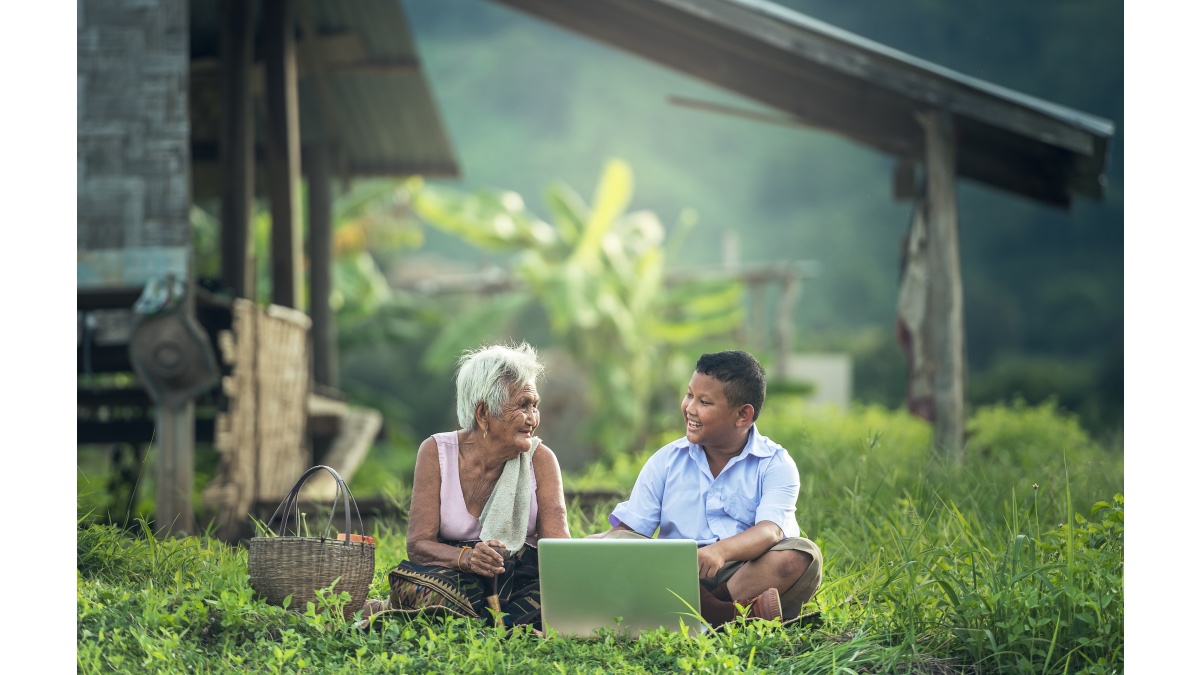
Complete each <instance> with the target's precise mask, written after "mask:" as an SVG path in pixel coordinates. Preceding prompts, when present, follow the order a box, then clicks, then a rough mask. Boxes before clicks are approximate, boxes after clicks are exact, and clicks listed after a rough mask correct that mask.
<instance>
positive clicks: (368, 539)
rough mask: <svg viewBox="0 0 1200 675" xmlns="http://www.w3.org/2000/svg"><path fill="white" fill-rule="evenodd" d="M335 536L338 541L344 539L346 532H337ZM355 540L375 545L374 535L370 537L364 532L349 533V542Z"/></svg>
mask: <svg viewBox="0 0 1200 675" xmlns="http://www.w3.org/2000/svg"><path fill="white" fill-rule="evenodd" d="M337 538H338V541H345V540H346V533H345V532H342V533H340V534H338V536H337ZM356 541H365V542H367V543H368V544H370V545H372V546H374V545H375V537H372V536H370V535H366V534H351V535H350V542H351V543H353V542H356Z"/></svg>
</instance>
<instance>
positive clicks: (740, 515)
mask: <svg viewBox="0 0 1200 675" xmlns="http://www.w3.org/2000/svg"><path fill="white" fill-rule="evenodd" d="M722 506H723V507H724V509H725V514H726V515H728V516H729V517H730V518H733V519H734V520H736V521H738V523H740V524H741V528H740V529H743V530H744V529H746V528H749V527H753V526H754V513H755V511H757V509H756V508H755V506H754V504H753V503H752V502H751V501H750V500H748V499H746V498H745V497H743V496H741V495H738V494H731V495H726V497H725V499H724V504H723V505H722Z"/></svg>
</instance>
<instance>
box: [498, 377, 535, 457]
mask: <svg viewBox="0 0 1200 675" xmlns="http://www.w3.org/2000/svg"><path fill="white" fill-rule="evenodd" d="M541 400H542V399H541V397H540V396H538V392H537V387H535V386H534V385H533V384H518V385H515V386H513V387H512V388H511V389H509V391H508V398H507V399H505V401H504V403H502V404H500V414H499V415H497V416H496V417H495V418H493V419H492V420H491V424H489V425H488V426H487V430H488V436H491V437H493V438H495V439H496V440H498V441H500V442H501V443H504V444H505V445H515V446H517V447H518V448H520V449H521V450H528V449H529V441H530V439H532V438H533V433H534V431H536V430H537V428H538V424H540V423H541V421H542V417H541V413H540V412H538V403H539V402H540V401H541Z"/></svg>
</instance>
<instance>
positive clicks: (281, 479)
mask: <svg viewBox="0 0 1200 675" xmlns="http://www.w3.org/2000/svg"><path fill="white" fill-rule="evenodd" d="M311 326H312V321H311V319H310V318H309V317H308V316H307V315H306V314H304V313H303V312H300V311H298V310H294V309H289V308H286V307H279V306H275V305H270V306H268V307H266V308H263V307H259V306H257V305H255V304H254V303H253V302H251V301H249V300H245V299H236V300H234V302H233V328H232V330H229V331H222V332H221V333H220V334H219V335H218V343H219V345H220V349H221V353H222V357H223V360H224V362H225V363H226V364H229V365H230V366H231V371H232V372H231V373H230V374H229V375H226V376H225V377H224V378H223V380H222V382H221V386H222V390H223V391H224V393H225V395H226V397H228V400H229V404H228V407H227V409H226V410H225V411H224V412H221V413H219V414H218V415H217V419H216V432H215V438H214V441H213V445H214V448H215V449H216V451H217V453H218V455H219V459H218V467H217V475H216V477H215V478H214V479H213V481H212V482H211V483H210V484H209V485H208V486H207V487H206V488H205V489H204V493H203V499H204V505H205V507H206V508H207V509H210V510H213V511H215V525H216V536H218V537H219V538H221V539H224V540H226V541H233V540H237V539H239V538H241V537H243V536H245V535H246V534H248V533H249V532H248V528H247V525H248V523H247V522H246V521H247V515H248V514H249V513H251V512H252V511H253V510H254V507H255V506H256V504H258V503H260V502H274V503H275V504H278V503H279V502H280V501H282V500H283V498H284V496H285V495H286V494H287V492H288V490H290V489H291V487H292V486H293V485H294V484H295V482H296V479H297V478H298V477H299V476H300V475H301V474H302V473H304V471H305V470H306V469H308V468H309V467H310V466H312V464H313V459H312V448H311V446H310V442H309V441H310V435H311V434H317V435H321V436H332V442H331V445H330V452H329V453H328V455H327V456H326V457H324V458H323V462H322V463H325V464H328V465H329V466H331V467H333V468H334V470H336V471H337V472H338V473H339V474H341V475H342V477H343V478H345V479H346V480H349V479H350V477H351V476H352V475H353V473H354V471H355V470H356V469H357V468H358V466H359V464H361V462H362V460H363V458H365V456H366V453H367V452H368V450H369V449H370V446H371V443H372V441H373V440H374V438H375V436H376V435H377V434H378V432H379V429H380V426H381V425H382V417H381V416H380V414H379V412H378V411H375V410H370V409H360V408H354V407H352V406H348V405H346V404H345V403H343V402H340V401H336V400H333V399H330V398H327V397H321V396H317V395H315V394H314V393H313V384H312V377H311V374H310V365H309V352H310V343H309V330H310V328H311ZM323 477H325V478H329V480H328V481H327V482H328V485H326V484H325V483H324V482H322V481H320V480H318V479H316V478H314V479H312V480H311V481H310V482H309V483H308V484H306V488H305V491H304V493H303V494H304V495H306V496H308V497H309V498H312V499H322V498H326V497H328V498H329V499H332V496H333V495H332V489H333V487H334V485H333V481H332V478H330V477H329V476H328V474H323Z"/></svg>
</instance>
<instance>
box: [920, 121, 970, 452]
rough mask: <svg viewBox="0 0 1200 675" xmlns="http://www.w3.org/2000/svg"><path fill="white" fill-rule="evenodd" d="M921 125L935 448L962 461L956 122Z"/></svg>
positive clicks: (962, 376)
mask: <svg viewBox="0 0 1200 675" xmlns="http://www.w3.org/2000/svg"><path fill="white" fill-rule="evenodd" d="M918 120H919V121H920V123H921V126H922V127H923V128H924V130H925V175H926V181H927V183H926V185H927V195H928V204H927V209H928V210H927V214H928V227H929V309H928V311H929V341H930V349H931V351H932V353H933V389H934V391H933V410H934V420H933V443H934V448H935V449H936V450H937V451H938V452H940V453H942V454H944V455H946V456H948V457H952V458H954V459H959V458H960V457H961V453H962V446H963V414H964V410H963V408H964V401H963V399H964V395H963V392H964V388H965V383H964V381H965V375H964V363H963V303H962V276H961V272H960V264H959V253H958V202H957V200H956V198H955V185H956V183H955V173H956V167H955V161H956V158H955V138H954V121H953V119H952V118H951V116H950V113H948V112H945V111H930V112H925V113H921V114H920V115H918Z"/></svg>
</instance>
